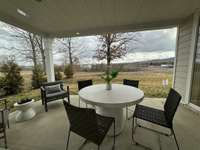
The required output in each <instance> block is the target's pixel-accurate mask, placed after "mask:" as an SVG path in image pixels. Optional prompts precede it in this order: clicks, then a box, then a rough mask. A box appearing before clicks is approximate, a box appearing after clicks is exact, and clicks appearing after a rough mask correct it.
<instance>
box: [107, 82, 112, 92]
mask: <svg viewBox="0 0 200 150" xmlns="http://www.w3.org/2000/svg"><path fill="white" fill-rule="evenodd" d="M106 90H112V84H111V82H108V83H106Z"/></svg>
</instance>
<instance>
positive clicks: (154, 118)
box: [134, 105, 171, 128]
mask: <svg viewBox="0 0 200 150" xmlns="http://www.w3.org/2000/svg"><path fill="white" fill-rule="evenodd" d="M134 117H136V118H139V119H143V120H146V121H149V122H152V123H155V124H158V125H161V126H164V127H167V128H170V127H171V125H170V124H168V123H167V120H166V119H165V114H164V111H162V110H159V109H155V108H151V107H147V106H143V105H136V108H135V112H134Z"/></svg>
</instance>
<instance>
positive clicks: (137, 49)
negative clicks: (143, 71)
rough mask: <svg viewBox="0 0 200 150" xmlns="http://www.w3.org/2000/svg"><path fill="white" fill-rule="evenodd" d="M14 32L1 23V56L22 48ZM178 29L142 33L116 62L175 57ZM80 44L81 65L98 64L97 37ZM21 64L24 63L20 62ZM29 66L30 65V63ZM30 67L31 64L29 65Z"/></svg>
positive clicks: (57, 59) (57, 58) (59, 60)
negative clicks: (95, 58) (96, 56)
mask: <svg viewBox="0 0 200 150" xmlns="http://www.w3.org/2000/svg"><path fill="white" fill-rule="evenodd" d="M12 32H13V31H12V30H11V29H10V28H9V27H8V25H7V24H5V23H2V22H0V55H11V54H13V52H12V51H8V50H6V49H3V48H2V47H8V48H11V47H20V45H21V44H22V43H21V42H20V41H19V40H17V39H16V38H14V37H11V36H10V35H11V34H12ZM176 32H177V29H176V28H170V29H162V30H152V31H142V32H137V34H139V35H140V36H139V38H138V40H139V42H137V43H136V42H134V41H133V42H130V44H129V45H128V47H129V49H128V54H127V55H126V56H125V57H123V58H120V59H117V60H115V61H114V62H134V61H142V60H147V59H148V60H149V59H157V58H168V57H173V56H174V52H175V45H176ZM75 39H76V40H77V41H78V44H81V45H82V48H81V49H82V50H84V53H81V54H80V56H79V57H80V62H81V63H98V61H97V60H94V59H93V56H94V54H95V49H97V44H98V39H97V37H96V36H85V37H78V38H75ZM53 48H54V49H59V48H60V47H59V45H56V44H55V43H54V46H53ZM54 60H55V63H58V64H60V63H62V61H63V55H62V54H56V55H55V56H54ZM19 63H23V62H20V60H19ZM28 64H29V63H28ZM29 65H30V64H29Z"/></svg>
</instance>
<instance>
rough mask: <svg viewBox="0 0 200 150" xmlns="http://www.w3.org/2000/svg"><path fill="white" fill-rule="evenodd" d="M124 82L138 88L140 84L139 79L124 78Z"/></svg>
mask: <svg viewBox="0 0 200 150" xmlns="http://www.w3.org/2000/svg"><path fill="white" fill-rule="evenodd" d="M123 84H124V85H129V86H133V87H136V88H138V86H139V81H138V80H128V79H124V80H123Z"/></svg>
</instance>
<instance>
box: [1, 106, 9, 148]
mask: <svg viewBox="0 0 200 150" xmlns="http://www.w3.org/2000/svg"><path fill="white" fill-rule="evenodd" d="M6 111H7V110H6V109H0V139H4V147H5V148H6V149H7V148H8V146H7V137H6V122H5V120H6V119H5V116H6V113H7V112H6Z"/></svg>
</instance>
